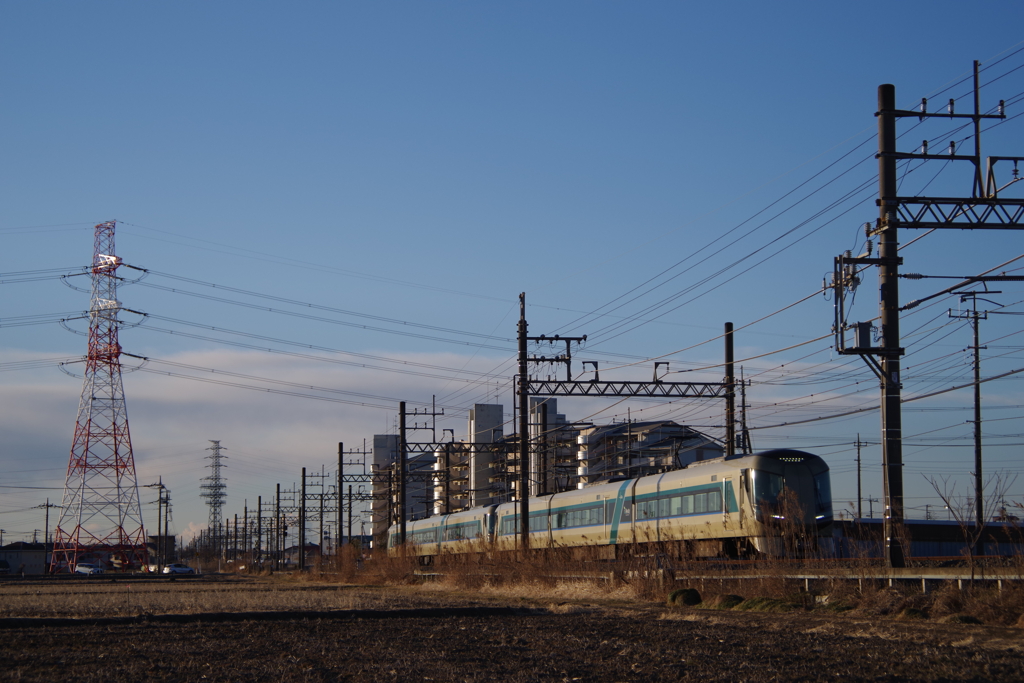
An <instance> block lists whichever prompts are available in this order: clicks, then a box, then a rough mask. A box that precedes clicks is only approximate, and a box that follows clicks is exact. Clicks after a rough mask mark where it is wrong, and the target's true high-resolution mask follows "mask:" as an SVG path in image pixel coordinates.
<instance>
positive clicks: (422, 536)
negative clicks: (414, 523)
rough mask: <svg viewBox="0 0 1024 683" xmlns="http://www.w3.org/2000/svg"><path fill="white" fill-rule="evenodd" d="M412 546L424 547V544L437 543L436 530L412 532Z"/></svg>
mask: <svg viewBox="0 0 1024 683" xmlns="http://www.w3.org/2000/svg"><path fill="white" fill-rule="evenodd" d="M412 542H413V545H424V544H426V543H437V528H436V527H435V528H433V529H423V530H421V531H414V532H413V534H412Z"/></svg>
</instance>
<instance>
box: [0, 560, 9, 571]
mask: <svg viewBox="0 0 1024 683" xmlns="http://www.w3.org/2000/svg"><path fill="white" fill-rule="evenodd" d="M10 573H11V565H9V564H7V560H0V574H10Z"/></svg>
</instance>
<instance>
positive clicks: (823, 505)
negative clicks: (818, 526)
mask: <svg viewBox="0 0 1024 683" xmlns="http://www.w3.org/2000/svg"><path fill="white" fill-rule="evenodd" d="M814 499H815V502H816V503H817V504H818V514H817V515H816V517H817V519H823V518H825V517H831V516H832V482H831V480H830V479H829V476H828V472H822V473H821V474H816V475H814Z"/></svg>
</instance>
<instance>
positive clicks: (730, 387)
mask: <svg viewBox="0 0 1024 683" xmlns="http://www.w3.org/2000/svg"><path fill="white" fill-rule="evenodd" d="M722 381H723V383H724V384H725V457H727V458H728V457H731V456H733V455H736V370H735V369H734V367H733V346H732V323H726V324H725V379H724V380H722Z"/></svg>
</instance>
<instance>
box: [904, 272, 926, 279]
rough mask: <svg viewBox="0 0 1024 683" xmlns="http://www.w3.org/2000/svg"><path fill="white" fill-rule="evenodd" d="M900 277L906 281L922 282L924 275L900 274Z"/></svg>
mask: <svg viewBox="0 0 1024 683" xmlns="http://www.w3.org/2000/svg"><path fill="white" fill-rule="evenodd" d="M900 277H902V278H906V279H907V280H923V279H924V275H921V273H900Z"/></svg>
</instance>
